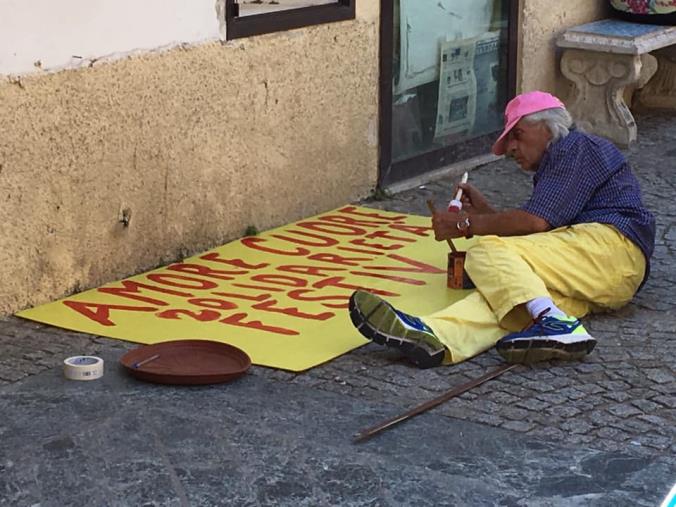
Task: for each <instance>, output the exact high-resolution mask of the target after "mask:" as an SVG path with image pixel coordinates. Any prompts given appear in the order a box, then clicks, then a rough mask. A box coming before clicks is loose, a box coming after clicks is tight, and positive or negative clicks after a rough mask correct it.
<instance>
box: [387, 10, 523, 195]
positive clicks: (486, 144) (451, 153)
mask: <svg viewBox="0 0 676 507" xmlns="http://www.w3.org/2000/svg"><path fill="white" fill-rule="evenodd" d="M506 1H507V2H508V9H507V12H508V23H509V25H508V27H507V51H508V52H507V90H506V91H507V100H509V99H511V98H513V97H514V96H515V95H516V85H517V51H518V48H519V46H518V36H519V33H518V29H519V23H520V19H521V14H520V4H521V0H506ZM393 45H394V6H393V2H392V0H381V1H380V83H379V97H380V98H379V100H380V103H379V113H378V114H379V118H380V121H379V133H378V146H379V150H378V186H379V187H381V188H388V187H389V186H391V185H394V184H396V183H400V182H402V181H405V180H407V179H411V178H416V177H419V176H421V175H423V174H426V173H430V172H432V171H434V170H437V169H440V168H442V167H446V166H448V165H449V164H456V163H464V162H465V161H467V160H471V159H472V158H475V157H479V156H482V155H487V154H489V153H490V149H491V146H492V145H493V142H494V141H495V139H496V138H497V136H498V134H499V132H494V133H492V134H486V135H483V136H480V137H476V138H474V139H469V140H467V141H465V142H462V143H459V144H454V145H450V146H445V147H443V148H438V149H436V150H433V151H428V152H425V153H421V154H418V155H415V156H412V157H410V158H406V159H403V160H398V161H396V162H395V161H393V160H392V121H393V119H392V97H393V92H392V75H393V63H392V55H393V51H394V47H393Z"/></svg>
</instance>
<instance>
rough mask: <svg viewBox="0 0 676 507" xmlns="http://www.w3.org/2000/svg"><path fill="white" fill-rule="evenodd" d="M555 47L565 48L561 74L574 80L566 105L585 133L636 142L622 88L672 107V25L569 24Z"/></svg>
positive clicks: (675, 85) (675, 86)
mask: <svg viewBox="0 0 676 507" xmlns="http://www.w3.org/2000/svg"><path fill="white" fill-rule="evenodd" d="M556 45H557V46H559V47H560V48H564V52H563V55H562V58H561V72H562V73H563V75H564V76H565V77H566V78H568V79H569V80H570V81H572V82H573V84H574V90H573V95H572V97H571V99H572V100H571V101H570V104H568V109H569V110H570V112H571V114H572V115H573V118H575V120H576V123H577V124H578V125H579V126H580V127H581V128H582V129H584V130H586V131H587V132H591V133H594V134H598V135H600V136H604V137H606V138H608V139H610V140H612V141H614V142H615V143H617V144H619V145H621V146H628V145H629V144H630V143H632V142H633V141H635V140H636V132H637V131H636V122H635V121H634V117H633V116H632V114H631V111H629V107H628V106H627V103H626V102H625V89H627V91H633V90H634V89H640V91H639V92H638V94H637V99H638V101H639V103H641V104H642V105H645V106H646V107H658V108H668V109H675V110H676V26H656V25H643V24H638V23H629V22H627V21H620V20H615V19H605V20H602V21H596V22H594V23H587V24H585V25H580V26H574V27H572V28H568V29H567V30H566V31H565V32H564V33H563V34H561V36H560V37H559V38H558V39H557V41H556ZM651 52H653V53H652V54H649V53H651Z"/></svg>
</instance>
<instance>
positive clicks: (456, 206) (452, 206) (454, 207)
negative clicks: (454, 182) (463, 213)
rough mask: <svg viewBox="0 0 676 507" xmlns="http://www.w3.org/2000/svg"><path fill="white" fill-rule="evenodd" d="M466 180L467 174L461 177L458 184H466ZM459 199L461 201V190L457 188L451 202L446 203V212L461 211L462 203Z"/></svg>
mask: <svg viewBox="0 0 676 507" xmlns="http://www.w3.org/2000/svg"><path fill="white" fill-rule="evenodd" d="M468 178H469V174H468V173H467V172H465V174H463V175H462V178H461V180H460V183H467V179H468ZM460 199H462V188H458V191H457V192H456V193H455V197H453V199H451V202H449V203H448V211H455V212H458V211H460V210H461V209H462V201H461V200H460Z"/></svg>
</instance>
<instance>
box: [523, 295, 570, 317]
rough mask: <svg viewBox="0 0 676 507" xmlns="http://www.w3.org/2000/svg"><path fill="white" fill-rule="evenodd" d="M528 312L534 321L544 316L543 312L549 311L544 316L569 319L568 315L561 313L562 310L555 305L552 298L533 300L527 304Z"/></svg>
mask: <svg viewBox="0 0 676 507" xmlns="http://www.w3.org/2000/svg"><path fill="white" fill-rule="evenodd" d="M526 310H528V313H530V316H531V317H533V319H536V318H538V317H539V316H540V315H542V312H544V311H546V310H548V311H547V313H545V314H544V315H548V316H551V317H567V315H566V314H565V313H564V312H562V311H561V309H560V308H559V307H558V306H556V305H555V304H554V301H552V299H551V298H535V299H531V300H530V301H528V302H527V303H526Z"/></svg>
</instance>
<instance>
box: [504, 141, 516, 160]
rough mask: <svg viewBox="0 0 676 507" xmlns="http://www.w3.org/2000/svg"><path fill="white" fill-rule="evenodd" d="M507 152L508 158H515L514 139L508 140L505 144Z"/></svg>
mask: <svg viewBox="0 0 676 507" xmlns="http://www.w3.org/2000/svg"><path fill="white" fill-rule="evenodd" d="M505 152H506V153H507V156H508V157H513V156H514V154H515V153H516V143H515V142H514V139H507V142H506V143H505Z"/></svg>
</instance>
